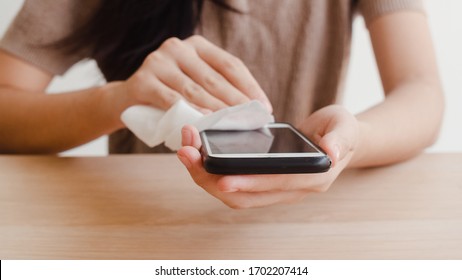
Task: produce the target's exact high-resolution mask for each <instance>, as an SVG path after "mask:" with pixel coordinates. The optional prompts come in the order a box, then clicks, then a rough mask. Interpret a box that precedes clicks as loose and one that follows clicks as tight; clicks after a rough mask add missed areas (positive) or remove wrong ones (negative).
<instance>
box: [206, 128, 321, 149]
mask: <svg viewBox="0 0 462 280" xmlns="http://www.w3.org/2000/svg"><path fill="white" fill-rule="evenodd" d="M206 135H207V140H208V142H209V147H210V150H211V152H212V153H213V154H263V153H270V154H278V153H319V151H318V150H317V149H316V148H315V147H313V146H312V145H311V144H310V143H309V142H307V141H306V140H305V139H303V138H302V137H300V136H299V135H298V134H297V133H296V132H295V131H293V130H292V129H290V128H289V127H265V128H262V129H258V130H246V131H219V130H209V131H206Z"/></svg>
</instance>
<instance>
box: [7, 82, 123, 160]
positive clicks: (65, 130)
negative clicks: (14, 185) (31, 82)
mask: <svg viewBox="0 0 462 280" xmlns="http://www.w3.org/2000/svg"><path fill="white" fill-rule="evenodd" d="M116 95H117V90H116V84H108V85H106V86H103V87H98V88H92V89H88V90H83V91H77V92H71V93H65V94H49V95H46V94H40V93H31V92H27V91H22V90H17V89H10V88H6V87H3V88H0V152H1V153H56V152H60V151H64V150H67V149H70V148H73V147H76V146H78V145H81V144H84V143H86V142H89V141H91V140H93V139H95V138H97V137H99V136H101V135H104V134H107V133H110V132H112V131H115V130H117V129H119V128H121V127H122V124H121V122H120V120H119V117H118V116H119V115H120V113H121V112H122V110H123V109H124V108H126V107H127V102H126V100H124V99H123V98H122V95H118V96H116Z"/></svg>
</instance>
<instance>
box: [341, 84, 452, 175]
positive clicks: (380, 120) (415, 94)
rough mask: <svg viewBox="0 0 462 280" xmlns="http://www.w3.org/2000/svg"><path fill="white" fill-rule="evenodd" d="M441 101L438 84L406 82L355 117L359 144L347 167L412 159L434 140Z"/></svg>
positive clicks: (438, 126) (441, 110) (439, 122)
mask: <svg viewBox="0 0 462 280" xmlns="http://www.w3.org/2000/svg"><path fill="white" fill-rule="evenodd" d="M443 108H444V100H443V95H442V92H441V89H440V87H439V83H437V82H435V83H429V84H426V83H422V82H409V83H404V84H403V85H401V86H399V87H397V88H396V89H394V90H392V91H391V92H389V93H388V94H387V97H386V98H385V100H384V101H383V102H382V103H380V104H379V105H377V106H375V107H372V108H370V109H369V110H367V111H365V112H363V113H360V114H358V115H357V119H358V121H359V123H360V129H359V131H360V135H359V142H358V145H357V146H356V148H355V152H354V155H353V158H352V160H351V162H350V164H349V167H366V166H377V165H386V164H391V163H395V162H399V161H402V160H405V159H408V158H410V157H412V156H415V155H416V154H418V153H419V152H421V151H422V150H423V149H425V148H426V147H428V146H430V145H431V144H433V143H434V141H435V140H436V138H437V136H438V133H439V129H440V125H441V121H442V116H443Z"/></svg>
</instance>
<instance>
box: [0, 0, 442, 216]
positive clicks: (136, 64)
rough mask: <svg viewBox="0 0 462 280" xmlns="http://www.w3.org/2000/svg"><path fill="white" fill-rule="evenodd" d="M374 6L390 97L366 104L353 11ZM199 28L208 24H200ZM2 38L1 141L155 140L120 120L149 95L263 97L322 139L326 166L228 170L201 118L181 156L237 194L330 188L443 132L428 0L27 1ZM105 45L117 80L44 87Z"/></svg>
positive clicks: (206, 102)
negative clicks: (350, 80) (210, 158)
mask: <svg viewBox="0 0 462 280" xmlns="http://www.w3.org/2000/svg"><path fill="white" fill-rule="evenodd" d="M356 12H359V13H361V14H362V16H363V17H364V18H365V20H366V24H367V26H368V29H369V32H370V36H371V42H372V45H373V49H374V52H375V56H376V60H377V65H378V67H379V70H380V75H381V78H382V84H383V89H384V92H385V99H384V101H383V102H381V103H380V104H378V105H376V106H374V107H372V108H370V109H368V110H366V111H365V112H362V113H361V114H358V115H356V116H353V115H352V114H350V113H349V112H347V111H346V110H345V109H344V108H343V107H342V106H340V105H333V104H335V103H336V101H337V100H338V98H339V92H341V88H342V87H341V85H342V81H343V77H344V72H345V69H346V66H347V59H348V54H349V47H350V38H351V25H352V23H351V22H352V18H353V17H354V14H355V13H356ZM192 34H196V36H190V35H192ZM0 47H1V48H2V50H1V51H0V85H1V87H0V115H1V116H0V127H1V130H0V150H1V151H2V152H8V153H54V152H59V151H62V150H66V149H69V148H72V147H75V146H78V145H80V144H83V143H86V142H88V141H90V140H92V139H94V138H96V137H99V136H101V135H103V134H107V133H113V134H112V135H111V138H110V151H111V152H132V153H133V152H153V151H154V152H159V151H165V148H163V147H156V148H155V149H153V150H150V149H148V148H147V147H146V146H144V145H143V144H142V143H140V142H139V141H138V140H137V139H136V138H134V137H133V135H132V134H130V133H129V132H128V131H127V130H125V129H124V127H123V124H122V123H121V121H120V118H119V116H120V113H121V112H122V111H123V110H124V109H126V108H127V107H129V106H131V105H135V104H148V105H151V106H155V107H159V108H162V109H167V108H169V107H170V106H171V105H172V104H173V103H174V102H175V101H176V100H178V99H179V98H184V99H186V100H188V101H189V102H190V103H191V104H193V105H194V106H196V107H198V108H199V109H201V110H205V111H207V110H212V111H214V110H217V109H219V108H223V107H225V106H230V105H236V104H240V103H243V102H247V101H248V100H251V99H257V100H260V101H261V102H262V103H263V104H265V105H266V106H267V108H268V109H269V110H273V113H274V115H275V117H276V120H278V121H285V122H290V123H293V124H294V125H296V126H298V128H299V129H300V130H301V131H302V132H303V133H305V134H306V135H307V136H308V137H310V138H311V139H313V140H314V141H315V142H317V143H318V145H319V146H321V147H322V148H323V149H324V150H325V151H327V153H328V154H329V156H330V157H331V159H332V161H333V168H332V169H331V170H330V171H329V172H327V173H325V174H317V175H306V174H304V175H298V174H297V175H264V176H263V175H248V176H216V175H211V174H208V173H206V172H205V171H204V169H203V167H202V163H201V160H200V154H199V152H198V148H199V147H200V145H201V143H200V140H199V138H198V133H197V131H196V130H195V129H194V128H193V127H190V126H186V127H185V128H184V129H183V144H184V147H183V148H182V149H181V150H180V151H178V156H179V159H180V160H181V161H182V163H183V164H184V165H185V166H186V167H187V169H188V171H189V172H190V174H191V176H192V177H193V179H194V180H195V181H196V183H197V184H198V185H200V186H202V187H203V188H204V189H205V190H206V191H208V192H209V193H211V194H212V195H214V196H215V197H217V198H219V199H220V200H222V201H223V202H224V203H226V204H227V205H229V206H231V207H234V208H247V207H258V206H264V205H270V204H275V203H281V202H290V201H295V200H299V199H300V198H303V197H304V196H306V195H307V194H308V193H310V192H319V191H325V190H327V189H328V187H329V186H330V185H331V183H332V182H333V181H334V180H335V178H336V177H337V176H338V175H339V174H340V173H341V171H342V170H344V169H345V168H350V167H365V166H377V165H384V164H390V163H394V162H398V161H401V160H404V159H407V158H410V157H412V156H414V155H416V154H418V153H419V152H420V151H422V150H423V149H424V148H425V147H427V146H429V145H431V144H432V143H433V142H434V141H435V139H436V137H437V134H438V131H439V127H440V124H441V118H442V113H443V95H442V90H441V85H440V81H439V78H438V73H437V67H436V62H435V56H434V52H433V47H432V42H431V38H430V35H429V30H428V26H427V22H426V17H425V15H424V13H423V11H422V8H421V3H420V2H419V1H415V0H387V1H381V0H369V1H366V0H359V1H351V0H339V1H316V0H294V1H278V0H266V1H251V0H226V1H218V0H216V1H192V0H191V1H186V0H182V1H180V0H177V1H168V0H164V1H154V0H153V1H130V2H128V1H122V0H119V1H114V0H113V1H110V0H102V1H101V2H99V1H90V0H87V1H76V0H67V1H62V2H60V3H59V4H56V2H55V1H51V0H41V1H26V2H25V4H24V7H23V9H22V10H21V12H20V13H19V14H18V16H17V18H16V20H15V21H14V22H13V24H12V25H11V27H10V29H9V31H8V32H7V33H6V35H5V37H4V38H3V39H2V41H1V44H0ZM84 57H92V58H94V59H95V60H96V61H97V62H98V65H99V67H100V68H101V70H102V72H103V74H104V75H105V78H106V79H107V80H108V83H107V84H106V85H104V86H101V87H96V88H90V89H87V90H81V91H77V92H72V93H68V94H62V95H44V94H40V93H43V92H44V91H45V89H46V87H47V86H48V84H49V83H50V81H51V79H52V78H53V76H54V75H58V74H62V73H63V72H64V71H65V70H66V69H67V68H69V67H70V66H71V65H72V64H74V63H75V62H76V61H78V60H80V59H82V58H84Z"/></svg>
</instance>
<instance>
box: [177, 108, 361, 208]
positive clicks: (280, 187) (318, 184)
mask: <svg viewBox="0 0 462 280" xmlns="http://www.w3.org/2000/svg"><path fill="white" fill-rule="evenodd" d="M299 130H300V131H302V132H303V133H304V134H305V135H307V136H308V137H309V138H310V139H312V140H313V141H314V142H315V143H316V144H318V145H319V146H320V147H321V148H322V149H323V150H324V151H326V152H327V153H328V155H329V157H330V158H331V160H332V168H331V169H330V170H329V171H328V172H326V173H318V174H270V175H215V174H210V173H207V172H206V171H205V169H204V167H203V165H202V158H201V154H200V152H199V149H200V147H201V140H200V137H199V133H198V131H197V129H196V128H194V127H192V126H185V127H184V128H183V130H182V142H183V147H182V148H181V149H180V150H179V151H178V157H179V159H180V161H181V162H182V163H183V164H184V165H185V166H186V168H187V169H188V171H189V173H190V174H191V177H192V178H193V179H194V181H195V182H196V183H197V184H198V185H199V186H201V187H202V188H203V189H204V190H206V191H207V192H208V193H210V194H211V195H213V196H215V197H216V198H218V199H220V200H221V201H223V202H224V203H225V204H226V205H228V206H229V207H232V208H252V207H263V206H268V205H272V204H280V203H291V202H297V201H300V200H301V199H303V198H304V197H305V196H307V195H308V194H309V193H313V192H314V193H316V192H324V191H326V190H327V189H328V188H329V187H330V185H331V184H332V183H333V182H334V180H335V179H336V178H337V176H338V175H339V174H340V173H341V172H342V170H343V169H345V168H346V167H347V166H348V165H349V163H350V160H351V158H352V157H353V154H354V151H355V148H356V147H357V146H358V144H357V143H358V142H359V123H358V121H357V119H356V118H355V117H354V116H353V115H352V114H350V113H349V112H347V111H346V110H345V109H343V107H341V106H338V105H331V106H328V107H325V108H323V109H320V110H319V111H317V112H315V113H314V114H312V115H311V116H310V117H308V118H307V119H306V120H305V121H304V122H303V123H302V124H301V125H300V126H299Z"/></svg>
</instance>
